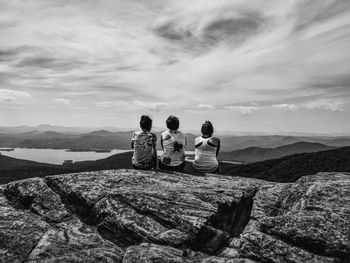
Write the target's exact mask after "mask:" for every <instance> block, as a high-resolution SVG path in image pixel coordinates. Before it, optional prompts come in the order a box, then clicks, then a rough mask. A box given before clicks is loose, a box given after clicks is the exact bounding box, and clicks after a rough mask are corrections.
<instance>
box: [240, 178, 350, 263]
mask: <svg viewBox="0 0 350 263" xmlns="http://www.w3.org/2000/svg"><path fill="white" fill-rule="evenodd" d="M349 222H350V174H347V173H319V174H317V175H310V176H305V177H302V178H301V179H299V180H298V181H297V182H296V183H293V184H285V185H281V184H275V185H264V186H262V187H261V188H260V189H259V191H258V193H257V194H256V196H255V200H254V206H253V209H252V217H251V220H250V222H249V224H248V225H247V227H246V228H245V230H244V232H243V234H242V236H241V239H240V253H241V255H243V256H248V257H254V258H257V259H260V260H262V261H266V260H272V262H286V261H291V262H334V260H335V261H340V262H349V261H350V223H349Z"/></svg>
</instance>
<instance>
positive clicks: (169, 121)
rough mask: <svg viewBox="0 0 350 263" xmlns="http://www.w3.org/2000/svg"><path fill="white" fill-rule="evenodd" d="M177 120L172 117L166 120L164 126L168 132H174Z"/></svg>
mask: <svg viewBox="0 0 350 263" xmlns="http://www.w3.org/2000/svg"><path fill="white" fill-rule="evenodd" d="M179 123H180V122H179V119H178V118H177V117H175V116H173V115H170V116H169V117H168V119H167V120H166V126H167V127H168V129H169V130H171V131H175V130H177V129H178V128H179Z"/></svg>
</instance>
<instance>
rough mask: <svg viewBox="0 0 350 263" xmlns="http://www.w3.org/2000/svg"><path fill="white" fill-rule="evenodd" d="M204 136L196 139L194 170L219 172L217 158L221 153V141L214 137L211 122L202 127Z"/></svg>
mask: <svg viewBox="0 0 350 263" xmlns="http://www.w3.org/2000/svg"><path fill="white" fill-rule="evenodd" d="M201 132H202V136H199V137H197V138H196V139H195V157H194V162H193V168H194V169H195V170H196V171H199V172H204V173H213V172H214V173H216V172H218V171H219V162H218V160H217V156H218V154H219V151H220V139H219V138H216V137H214V136H213V133H214V128H213V125H212V123H211V122H210V121H206V122H205V123H204V124H203V125H202V129H201Z"/></svg>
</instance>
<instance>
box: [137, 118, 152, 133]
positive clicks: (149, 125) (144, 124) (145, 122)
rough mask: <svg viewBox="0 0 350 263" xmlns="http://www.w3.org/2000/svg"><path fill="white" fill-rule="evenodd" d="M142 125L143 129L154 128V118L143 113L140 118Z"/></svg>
mask: <svg viewBox="0 0 350 263" xmlns="http://www.w3.org/2000/svg"><path fill="white" fill-rule="evenodd" d="M140 127H141V129H142V130H147V131H150V130H151V129H152V119H151V118H150V117H149V116H147V115H142V116H141V119H140Z"/></svg>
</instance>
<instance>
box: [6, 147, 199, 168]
mask: <svg viewBox="0 0 350 263" xmlns="http://www.w3.org/2000/svg"><path fill="white" fill-rule="evenodd" d="M129 151H132V150H112V151H111V152H107V153H105V152H102V153H100V152H69V151H66V150H63V149H29V148H15V149H14V150H13V151H9V152H8V151H1V154H2V155H6V156H9V157H13V158H17V159H24V160H30V161H36V162H42V163H51V164H62V163H63V161H65V160H72V161H73V162H77V161H95V160H98V159H104V158H107V157H109V156H111V155H114V154H117V153H124V152H129ZM160 154H162V151H158V155H160ZM186 154H194V152H193V151H187V152H186Z"/></svg>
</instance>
